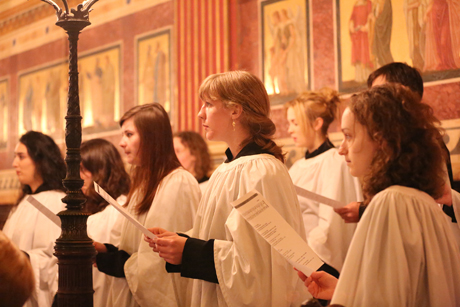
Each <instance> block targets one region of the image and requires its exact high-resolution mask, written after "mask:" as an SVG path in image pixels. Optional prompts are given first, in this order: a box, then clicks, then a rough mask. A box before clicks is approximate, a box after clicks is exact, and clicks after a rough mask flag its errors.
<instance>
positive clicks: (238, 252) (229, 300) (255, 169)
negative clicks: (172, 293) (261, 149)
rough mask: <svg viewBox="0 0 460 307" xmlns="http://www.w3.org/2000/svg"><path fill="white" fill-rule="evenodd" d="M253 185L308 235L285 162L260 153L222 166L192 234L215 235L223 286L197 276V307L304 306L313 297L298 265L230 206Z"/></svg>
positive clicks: (194, 302) (211, 182)
mask: <svg viewBox="0 0 460 307" xmlns="http://www.w3.org/2000/svg"><path fill="white" fill-rule="evenodd" d="M253 189H255V190H257V191H258V192H260V193H261V194H262V195H263V196H264V197H265V198H266V199H267V200H268V201H269V203H270V204H271V205H272V206H273V207H274V208H275V209H276V210H277V211H278V212H279V213H280V214H281V216H283V218H284V219H285V220H286V221H287V222H288V223H289V224H290V225H291V226H292V227H293V228H294V229H295V231H297V232H298V233H299V234H300V235H301V237H302V238H305V234H304V231H303V223H302V217H301V214H300V209H299V204H298V201H297V196H296V193H295V189H294V186H293V184H292V181H291V178H290V177H289V174H288V172H287V169H286V166H284V164H283V163H281V162H280V161H279V160H277V159H276V158H274V157H273V156H271V155H268V154H260V155H252V156H243V157H240V158H238V159H236V160H234V161H232V162H230V163H224V164H221V165H220V166H219V167H218V168H217V169H216V170H215V171H214V173H213V174H212V176H211V178H210V180H209V185H208V189H206V191H205V193H204V195H203V198H202V200H201V202H200V207H199V209H198V212H197V218H196V220H195V225H194V228H193V229H192V231H190V232H188V234H190V235H191V236H192V237H194V238H199V239H202V240H210V239H215V241H214V261H215V268H216V273H217V278H218V280H219V284H215V283H212V282H207V281H203V280H198V279H195V280H193V290H192V304H191V306H203V307H205V306H206V307H208V306H220V307H223V306H235V307H237V306H264V307H269V306H273V307H283V306H299V305H300V302H301V301H303V300H304V299H305V298H306V297H308V294H306V291H305V290H306V289H305V287H304V286H303V284H302V282H301V280H300V279H299V278H298V276H297V274H296V272H295V271H294V269H293V268H292V265H291V264H289V262H288V261H287V260H286V259H284V258H283V256H281V255H280V254H279V253H278V252H277V251H276V250H275V249H273V248H272V247H271V246H270V245H269V244H268V243H267V242H266V241H265V240H264V238H263V237H262V236H260V235H259V234H258V233H257V232H256V231H255V230H254V229H253V227H252V226H251V225H250V224H249V223H247V222H246V220H245V219H244V218H243V217H242V216H241V215H240V214H239V213H238V211H236V210H235V209H233V207H232V205H231V204H230V203H231V202H232V201H234V200H237V199H238V198H240V197H241V196H243V195H244V194H246V193H248V192H249V191H251V190H253Z"/></svg>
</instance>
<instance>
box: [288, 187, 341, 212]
mask: <svg viewBox="0 0 460 307" xmlns="http://www.w3.org/2000/svg"><path fill="white" fill-rule="evenodd" d="M295 191H296V192H297V195H299V196H302V197H305V198H308V199H311V200H314V201H316V202H319V203H322V204H324V205H327V206H331V207H332V208H342V207H344V206H346V205H347V204H344V203H342V202H340V201H337V200H334V199H330V198H327V197H325V196H322V195H319V194H316V193H313V192H310V191H308V190H305V189H302V188H301V187H298V186H295Z"/></svg>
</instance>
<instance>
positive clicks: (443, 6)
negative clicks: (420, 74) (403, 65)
mask: <svg viewBox="0 0 460 307" xmlns="http://www.w3.org/2000/svg"><path fill="white" fill-rule="evenodd" d="M452 9H455V6H452ZM449 10H450V7H449V3H448V2H447V0H432V1H430V3H429V5H428V8H427V12H426V44H425V66H424V71H434V70H449V69H457V68H459V67H458V66H457V64H456V63H455V60H454V53H453V49H452V47H453V44H452V34H451V33H452V30H454V32H458V31H459V29H458V28H451V17H450V15H451V14H450V13H451V12H450V11H449ZM456 13H457V14H458V13H459V12H456ZM457 19H458V17H457ZM453 21H454V22H455V17H454V20H453Z"/></svg>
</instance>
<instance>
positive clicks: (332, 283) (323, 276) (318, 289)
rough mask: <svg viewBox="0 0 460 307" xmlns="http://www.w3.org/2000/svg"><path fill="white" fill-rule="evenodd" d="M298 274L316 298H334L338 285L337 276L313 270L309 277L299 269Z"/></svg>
mask: <svg viewBox="0 0 460 307" xmlns="http://www.w3.org/2000/svg"><path fill="white" fill-rule="evenodd" d="M297 274H298V275H299V277H300V279H302V281H303V282H304V284H305V286H306V287H307V288H308V292H310V293H311V295H313V297H314V298H318V299H322V300H331V299H332V295H333V294H334V291H335V287H336V286H337V281H338V280H337V278H335V277H334V276H332V275H330V274H328V273H326V272H322V271H318V272H313V273H311V275H310V276H308V277H307V276H306V275H305V274H304V273H302V272H300V271H298V272H297Z"/></svg>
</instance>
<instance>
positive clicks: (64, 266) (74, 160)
mask: <svg viewBox="0 0 460 307" xmlns="http://www.w3.org/2000/svg"><path fill="white" fill-rule="evenodd" d="M42 1H43V2H46V3H48V4H50V5H52V6H53V7H54V8H55V9H56V14H57V17H58V21H57V22H56V25H58V26H60V27H61V28H63V29H64V30H65V31H66V32H67V34H68V35H69V50H70V52H69V93H68V100H67V116H66V117H65V119H66V127H65V143H66V147H67V152H66V158H65V161H66V162H67V175H66V178H65V179H64V181H63V183H64V186H65V187H66V188H67V196H66V197H64V198H63V199H62V201H63V202H64V203H66V209H67V210H65V211H62V212H60V213H59V214H58V216H59V217H60V218H61V222H62V232H61V236H60V237H59V238H58V239H57V240H56V246H55V248H54V249H55V253H54V255H56V257H57V258H58V265H59V288H58V294H57V299H58V306H59V307H73V306H75V307H86V306H93V292H94V291H93V281H92V262H93V259H94V257H95V255H96V251H95V249H94V246H93V244H92V240H91V239H90V238H89V237H88V234H87V232H86V221H87V219H88V216H89V214H87V213H84V212H82V207H83V203H84V202H85V196H84V195H83V194H82V192H81V187H82V186H83V180H82V179H81V178H80V160H81V156H80V145H81V135H82V131H81V116H80V99H79V95H78V55H77V43H78V35H79V34H80V31H81V30H83V28H85V27H86V26H88V25H90V22H89V12H90V10H91V6H92V5H93V4H94V3H95V2H97V1H98V0H87V1H84V2H83V3H82V4H79V5H78V6H77V8H76V9H71V10H70V11H69V6H68V4H67V1H66V0H62V2H63V3H64V11H63V10H62V9H61V8H60V7H59V6H58V5H57V4H56V3H55V2H53V1H52V0H42Z"/></svg>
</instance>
